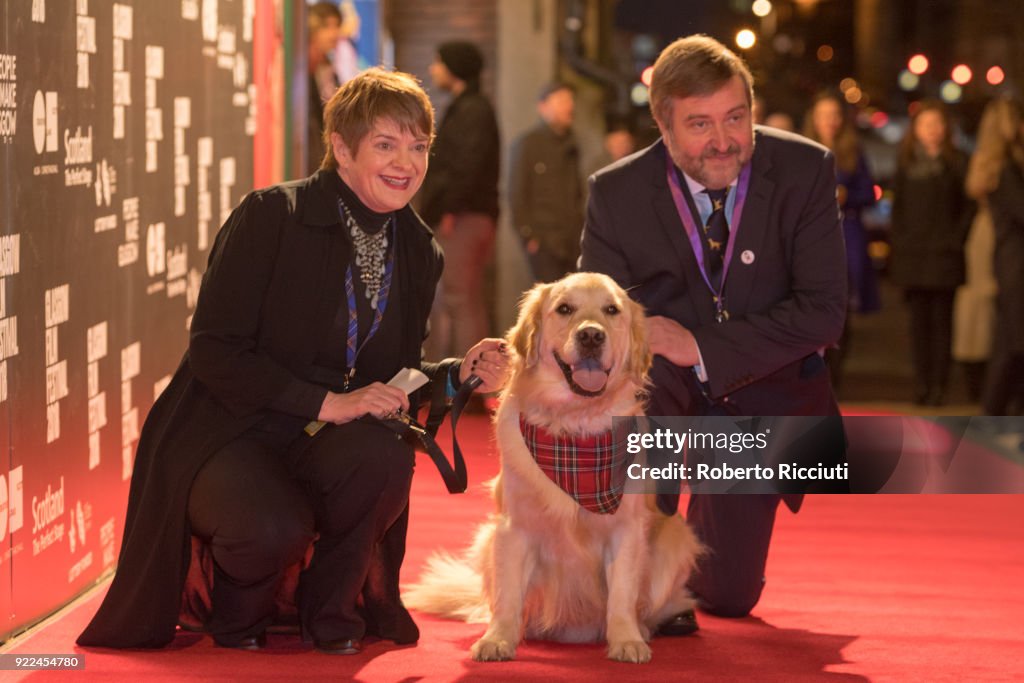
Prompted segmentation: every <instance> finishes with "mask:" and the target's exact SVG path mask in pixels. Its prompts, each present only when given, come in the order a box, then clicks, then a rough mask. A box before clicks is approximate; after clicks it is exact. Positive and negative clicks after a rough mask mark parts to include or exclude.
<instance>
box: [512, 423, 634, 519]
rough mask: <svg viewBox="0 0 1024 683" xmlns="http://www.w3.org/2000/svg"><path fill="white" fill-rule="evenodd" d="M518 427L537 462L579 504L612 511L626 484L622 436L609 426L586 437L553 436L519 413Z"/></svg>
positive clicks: (614, 509)
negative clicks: (606, 429) (603, 430)
mask: <svg viewBox="0 0 1024 683" xmlns="http://www.w3.org/2000/svg"><path fill="white" fill-rule="evenodd" d="M519 430H520V431H521V432H522V435H523V441H524V442H526V447H527V449H529V451H530V455H532V456H533V459H534V461H535V462H536V463H537V466H538V467H539V468H540V469H541V470H542V471H543V472H544V474H546V475H547V476H548V478H549V479H550V480H551V481H553V482H554V483H555V484H557V485H558V488H560V489H562V490H563V491H565V493H567V494H568V495H569V496H571V497H572V498H573V499H574V500H575V501H576V502H577V503H578V504H579V505H580V506H581V507H583V508H584V509H586V510H589V511H591V512H594V513H597V514H609V515H611V514H615V511H616V510H618V509H619V505H620V504H621V503H622V493H623V490H624V488H625V485H626V468H627V466H628V464H629V463H628V460H627V457H626V437H627V434H628V430H626V429H623V430H621V433H620V434H619V435H618V436H619V438H618V439H616V438H615V436H616V435H615V434H614V432H613V431H612V430H610V429H609V430H608V431H607V432H603V433H601V434H593V435H590V436H586V437H580V436H555V435H553V434H551V433H550V432H548V431H547V430H546V429H544V428H542V427H537V426H535V425H531V424H529V423H527V422H526V420H525V419H524V418H523V416H522V415H520V416H519Z"/></svg>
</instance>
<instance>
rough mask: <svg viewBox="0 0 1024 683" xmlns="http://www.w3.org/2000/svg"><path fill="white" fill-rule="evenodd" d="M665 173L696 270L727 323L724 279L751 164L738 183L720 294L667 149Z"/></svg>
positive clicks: (747, 185)
mask: <svg viewBox="0 0 1024 683" xmlns="http://www.w3.org/2000/svg"><path fill="white" fill-rule="evenodd" d="M665 173H666V175H667V176H668V186H669V189H670V190H671V191H672V201H673V202H674V203H675V205H676V212H677V213H678V214H679V220H681V221H682V222H683V227H684V228H686V236H687V237H688V238H689V240H690V246H691V247H692V248H693V255H694V256H696V257H697V267H698V268H699V269H700V274H701V277H703V278H704V283H705V284H706V285H707V286H708V290H709V291H710V292H711V297H712V299H713V300H714V303H715V317H716V319H717V320H718V322H722V321H724V320H728V319H729V312H728V311H727V310H726V308H725V301H724V297H723V296H722V293H723V292H724V291H725V278H726V276H727V275H728V273H729V262H730V261H732V252H733V247H734V246H735V245H736V235H737V234H738V233H739V227H740V216H742V214H743V204H744V203H745V202H746V199H747V190H748V189H749V188H750V163H747V164H746V165H745V166H744V167H743V169H742V170H741V171H740V177H739V181H738V182H737V183H736V201H735V203H734V204H733V207H732V220H730V221H729V232H730V235H729V244H728V245H727V246H726V248H725V257H724V258H723V262H722V285H721V289H720V290H719V291H715V288H714V287H713V286H712V285H711V280H710V278H709V277H708V272H707V267H706V266H705V264H704V244H703V242H702V241H701V235H702V234H703V230H702V229H701V228H700V227H698V223H699V221H698V220H697V217H696V216H695V215H694V212H693V211H691V210H690V206H689V204H688V202H687V201H686V195H685V194H684V193H683V187H682V184H681V182H680V180H679V175H678V174H677V173H676V167H675V165H674V164H673V163H672V156H671V155H670V154H669V153H668V150H667V149H666V150H665Z"/></svg>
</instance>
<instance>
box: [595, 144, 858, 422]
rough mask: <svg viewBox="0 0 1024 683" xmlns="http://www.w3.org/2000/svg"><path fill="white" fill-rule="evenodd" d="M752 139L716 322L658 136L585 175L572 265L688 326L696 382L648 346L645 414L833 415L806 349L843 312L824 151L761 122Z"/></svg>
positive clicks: (813, 356) (832, 184)
mask: <svg viewBox="0 0 1024 683" xmlns="http://www.w3.org/2000/svg"><path fill="white" fill-rule="evenodd" d="M754 140H755V147H754V154H753V158H752V160H751V174H750V185H749V189H748V192H747V196H746V202H745V204H744V206H743V213H742V216H741V217H740V221H739V225H738V226H735V225H734V226H731V227H730V231H731V235H730V240H731V241H735V245H734V246H733V247H732V257H731V261H730V263H729V269H728V275H727V278H726V281H725V286H724V287H725V289H724V295H725V298H724V301H725V302H726V304H725V305H726V309H727V310H728V312H729V319H728V320H727V321H725V322H721V323H719V322H716V320H715V304H714V301H713V298H712V294H711V291H710V290H709V288H708V286H707V284H706V283H705V281H704V279H703V276H702V275H701V272H700V269H699V267H698V264H697V259H696V257H695V255H694V253H693V248H692V247H691V245H690V242H689V240H688V238H687V234H686V229H685V228H684V226H683V223H682V221H681V219H680V217H679V214H678V212H677V211H676V207H675V204H674V202H673V200H672V195H671V192H670V189H669V184H668V178H667V173H666V163H665V155H666V153H667V150H666V148H665V145H664V143H663V142H662V141H661V140H659V141H658V142H656V143H655V144H653V145H651V146H650V147H648V148H647V149H644V150H641V151H639V152H637V153H636V154H634V155H632V156H629V157H626V158H625V159H622V160H621V161H619V162H617V163H615V164H613V165H611V166H609V167H607V168H604V169H602V170H601V171H599V172H598V173H596V174H595V175H594V176H592V177H591V179H590V200H589V203H588V206H587V217H586V226H585V229H584V232H583V237H582V255H581V257H580V270H586V271H597V272H602V273H607V274H608V275H610V276H611V277H612V278H614V279H615V280H616V281H617V282H618V283H619V284H620V285H622V286H623V287H624V288H626V289H627V290H628V291H629V292H630V294H631V296H632V297H633V298H634V299H635V300H637V301H638V302H639V303H641V304H642V305H643V306H644V308H645V309H646V311H647V314H648V315H662V316H666V317H668V318H671V319H673V320H676V321H677V322H679V323H680V324H681V325H683V326H684V327H686V328H688V329H689V330H690V331H691V332H693V334H694V337H695V338H696V340H697V344H698V346H699V348H700V352H701V356H702V358H703V360H704V366H705V370H706V372H707V375H708V383H707V386H706V387H705V388H704V390H703V391H702V390H701V389H702V387H701V385H700V383H699V382H697V380H696V376H695V373H694V371H693V370H692V369H691V368H680V367H678V366H675V365H672V364H671V363H669V362H668V361H667V360H666V359H664V358H662V357H660V356H658V357H656V359H655V365H654V368H653V370H652V375H651V376H652V380H653V383H654V389H653V391H652V395H651V401H650V404H649V409H648V414H650V415H695V414H709V413H711V414H713V413H718V412H724V413H726V414H734V415H835V414H838V409H837V406H836V402H835V398H834V396H833V394H832V388H831V385H830V382H829V374H828V372H827V369H826V367H825V363H824V361H823V359H822V357H821V355H820V354H819V351H820V350H821V349H823V348H825V347H827V346H829V345H831V344H833V343H834V342H835V341H836V340H837V339H838V338H839V336H840V333H841V332H842V329H843V324H844V321H845V317H846V301H847V277H846V258H845V254H844V246H843V235H842V228H841V225H840V217H839V208H838V204H837V202H836V181H835V168H834V160H833V156H832V154H831V153H830V152H829V151H828V150H827V149H826V148H825V147H823V146H821V145H818V144H816V143H814V142H811V141H810V140H807V139H806V138H803V137H800V136H798V135H793V134H790V133H785V132H782V131H778V130H774V129H770V128H764V127H760V126H758V127H756V128H755V134H754ZM705 394H706V395H707V397H708V398H710V401H711V402H710V403H709V400H708V398H705Z"/></svg>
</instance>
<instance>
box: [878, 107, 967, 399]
mask: <svg viewBox="0 0 1024 683" xmlns="http://www.w3.org/2000/svg"><path fill="white" fill-rule="evenodd" d="M966 172H967V155H965V154H964V153H963V152H961V151H960V150H958V149H956V148H954V147H953V142H952V131H951V129H950V125H949V118H948V115H947V113H946V109H945V107H944V106H943V105H942V104H941V103H940V102H936V101H924V102H920V103H918V107H917V110H916V111H915V112H914V114H913V116H912V117H911V119H910V129H909V130H908V131H907V134H906V137H904V139H903V143H902V145H901V146H900V153H899V162H898V166H897V170H896V176H895V179H894V185H893V191H894V195H895V196H894V199H893V206H892V231H891V238H890V242H891V245H892V261H891V263H890V269H889V274H890V276H891V277H892V281H893V283H894V284H896V285H898V286H900V287H902V288H903V290H904V294H905V296H906V300H907V304H908V306H909V307H910V339H911V344H912V347H911V351H912V358H913V367H914V378H915V385H916V388H915V394H914V400H915V402H916V403H917V404H918V405H928V406H939V405H942V404H943V403H945V398H946V390H947V386H948V383H949V370H950V364H951V360H952V357H951V352H952V339H953V295H954V293H955V291H956V288H957V287H958V286H959V285H960V284H962V283H963V282H964V240H965V239H966V237H967V230H968V228H969V227H970V221H971V218H972V216H973V214H974V202H972V201H970V200H969V199H968V198H967V196H966V195H965V194H964V177H965V175H966Z"/></svg>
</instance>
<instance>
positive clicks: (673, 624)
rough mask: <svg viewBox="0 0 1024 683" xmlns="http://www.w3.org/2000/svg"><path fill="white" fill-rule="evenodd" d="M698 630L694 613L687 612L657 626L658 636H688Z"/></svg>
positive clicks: (691, 611) (698, 626)
mask: <svg viewBox="0 0 1024 683" xmlns="http://www.w3.org/2000/svg"><path fill="white" fill-rule="evenodd" d="M699 630H700V625H699V624H698V623H697V615H696V614H695V613H694V611H693V610H692V609H691V610H687V611H685V612H680V613H679V614H677V615H675V616H674V617H672V618H671V619H669V620H668V621H663V622H662V623H661V625H660V626H658V633H657V635H659V636H669V637H675V636H688V635H690V634H691V633H696V632H697V631H699Z"/></svg>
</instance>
